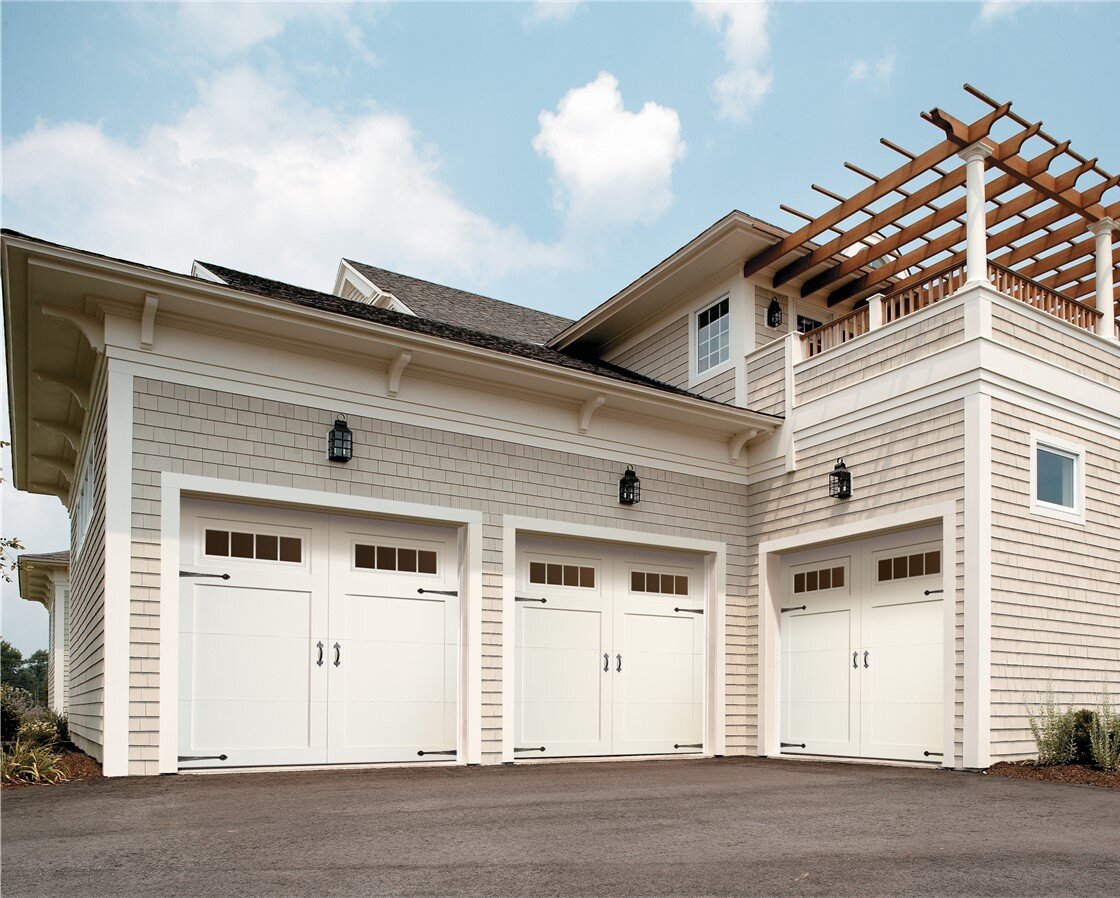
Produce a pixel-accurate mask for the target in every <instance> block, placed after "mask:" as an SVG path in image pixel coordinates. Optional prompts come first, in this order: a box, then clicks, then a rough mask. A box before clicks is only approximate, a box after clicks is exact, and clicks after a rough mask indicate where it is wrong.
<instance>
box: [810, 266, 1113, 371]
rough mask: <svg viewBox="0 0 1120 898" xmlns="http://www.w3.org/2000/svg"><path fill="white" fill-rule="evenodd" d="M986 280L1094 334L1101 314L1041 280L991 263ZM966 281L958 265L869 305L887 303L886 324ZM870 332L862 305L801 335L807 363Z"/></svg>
mask: <svg viewBox="0 0 1120 898" xmlns="http://www.w3.org/2000/svg"><path fill="white" fill-rule="evenodd" d="M988 278H989V279H990V280H991V282H992V286H993V287H995V288H996V290H998V291H999V292H1000V293H1003V294H1004V295H1005V296H1010V297H1012V298H1013V299H1018V300H1020V301H1022V302H1025V303H1026V304H1027V305H1030V306H1034V307H1035V308H1036V309H1041V310H1042V311H1043V312H1048V313H1049V314H1051V315H1054V316H1055V317H1057V318H1061V319H1062V320H1063V321H1066V322H1068V323H1070V324H1072V325H1075V326H1076V327H1080V328H1084V329H1085V330H1095V329H1096V327H1097V321H1098V319H1100V317H1101V313H1100V312H1098V311H1097V310H1096V309H1094V308H1093V307H1092V306H1087V305H1085V304H1084V303H1082V302H1078V301H1077V300H1076V299H1070V298H1069V297H1068V296H1063V295H1062V294H1061V293H1058V292H1056V291H1054V290H1051V289H1049V288H1048V287H1045V286H1043V285H1042V284H1040V283H1039V282H1038V281H1032V280H1031V279H1030V278H1028V277H1024V276H1023V275H1021V274H1018V273H1017V272H1015V271H1012V270H1011V269H1010V268H1005V267H1004V266H1002V265H999V264H997V263H996V262H988ZM965 280H966V272H965V266H964V262H962V261H954V262H950V263H948V264H946V265H943V266H941V267H940V268H937V269H936V270H934V271H933V272H931V273H930V274H929V275H927V276H926V277H923V278H922V279H921V280H919V281H914V282H913V283H909V284H904V285H903V286H901V287H899V288H898V289H897V290H894V291H892V292H891V293H888V294H887V295H886V296H883V297H881V298H878V299H876V298H872V299H871V300H870V301H871V302H881V303H882V304H883V317H882V321H883V324H884V325H887V324H890V323H892V322H894V321H898V320H899V319H900V318H905V317H906V316H907V315H913V314H914V313H915V312H918V311H921V310H922V309H924V308H926V307H928V306H931V305H933V304H934V303H936V302H940V301H941V300H943V299H948V298H949V297H950V296H952V295H953V294H954V293H956V292H957V291H958V290H959V289H960V288H961V287H962V286H963V285H964V283H965ZM870 329H871V328H870V316H869V314H868V307H867V306H864V307H863V308H862V309H857V310H856V311H854V312H852V313H850V314H848V315H845V316H844V317H843V318H837V319H836V320H835V321H830V322H829V323H828V324H825V325H822V326H821V327H818V328H816V329H814V330H811V331H809V332H808V333H805V334H802V335H801V341H802V344H803V345H804V347H805V358H813V357H814V356H818V355H820V354H821V353H822V352H827V351H828V350H830V349H835V348H836V347H837V346H841V345H843V344H844V343H847V342H848V341H849V340H853V339H855V338H856V337H859V336H861V335H863V334H866V333H867V332H868V331H869V330H870Z"/></svg>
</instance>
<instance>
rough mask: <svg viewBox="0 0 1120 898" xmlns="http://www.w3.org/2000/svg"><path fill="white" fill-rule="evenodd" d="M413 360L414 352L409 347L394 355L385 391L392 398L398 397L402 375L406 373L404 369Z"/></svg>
mask: <svg viewBox="0 0 1120 898" xmlns="http://www.w3.org/2000/svg"><path fill="white" fill-rule="evenodd" d="M411 361H412V353H411V352H409V351H408V350H407V349H402V350H401V351H400V352H398V353H397V354H396V355H395V356H394V357H393V361H392V362H390V363H389V373H388V375H387V378H386V385H385V393H386V395H388V397H389V398H390V399H395V398H396V396H397V391H398V390H399V389H400V387H401V375H402V374H404V369H405V368H407V367H408V363H409V362H411Z"/></svg>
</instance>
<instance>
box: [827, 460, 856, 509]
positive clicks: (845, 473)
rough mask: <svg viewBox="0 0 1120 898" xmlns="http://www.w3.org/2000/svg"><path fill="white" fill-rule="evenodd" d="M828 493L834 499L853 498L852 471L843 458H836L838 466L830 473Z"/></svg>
mask: <svg viewBox="0 0 1120 898" xmlns="http://www.w3.org/2000/svg"><path fill="white" fill-rule="evenodd" d="M828 494H829V495H830V496H831V497H832V498H833V499H850V498H852V472H851V471H849V470H848V466H847V465H845V464H844V459H842V458H838V459H836V467H835V468H833V469H832V470H831V471H830V472H829V474H828Z"/></svg>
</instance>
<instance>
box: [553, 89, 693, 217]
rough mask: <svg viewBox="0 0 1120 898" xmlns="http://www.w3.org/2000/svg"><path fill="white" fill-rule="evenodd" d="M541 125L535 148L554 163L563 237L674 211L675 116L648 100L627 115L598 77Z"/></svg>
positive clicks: (678, 142) (679, 151) (680, 150)
mask: <svg viewBox="0 0 1120 898" xmlns="http://www.w3.org/2000/svg"><path fill="white" fill-rule="evenodd" d="M539 121H540V131H539V132H538V133H537V136H536V137H535V138H534V140H533V146H534V147H535V148H536V151H537V153H538V154H539V155H540V156H542V157H543V158H547V159H548V160H549V161H550V162H551V163H552V165H553V168H554V176H553V186H554V189H555V200H556V205H557V208H558V209H559V210H560V211H562V212H563V213H564V215H565V216H566V219H567V224H568V230H569V234H571V233H573V232H579V233H583V234H584V235H588V234H594V233H598V232H601V231H603V230H606V229H608V228H612V227H617V226H620V225H629V224H633V223H635V222H640V223H643V224H648V223H650V222H653V221H655V220H657V219H658V218H660V217H661V216H662V215H664V214H665V212H666V211H668V209H669V207H670V206H671V205H672V202H673V193H672V177H673V166H674V165H675V164H676V163H677V162H678V161H680V160H681V159H682V158H683V157H684V154H685V149H686V148H685V143H684V141H683V140H682V139H681V122H680V117H679V116H678V115H677V113H676V111H675V110H673V109H669V108H667V107H665V106H659V105H658V104H656V103H654V102H652V101H651V102H647V103H646V104H645V105H644V106H642V108H641V110H640V111H638V112H630V111H628V110H627V109H626V108H625V106H624V105H623V101H622V94H621V93H620V92H619V89H618V79H616V78H615V77H614V75H612V74H610V73H609V72H601V73H600V74H599V76H598V77H597V78H596V79H595V80H594V81H592V82H590V83H589V84H586V85H584V86H583V87H577V88H574V89H573V90H570V91H568V93H567V94H565V95H564V97H563V98H562V99H561V100H560V103H559V105H558V106H557V107H556V111H555V112H548V111H546V112H542V113H541V114H540V117H539Z"/></svg>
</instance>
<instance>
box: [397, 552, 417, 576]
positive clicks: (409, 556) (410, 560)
mask: <svg viewBox="0 0 1120 898" xmlns="http://www.w3.org/2000/svg"><path fill="white" fill-rule="evenodd" d="M397 570H398V571H405V572H407V573H409V574H415V573H416V550H415V549H397Z"/></svg>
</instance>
